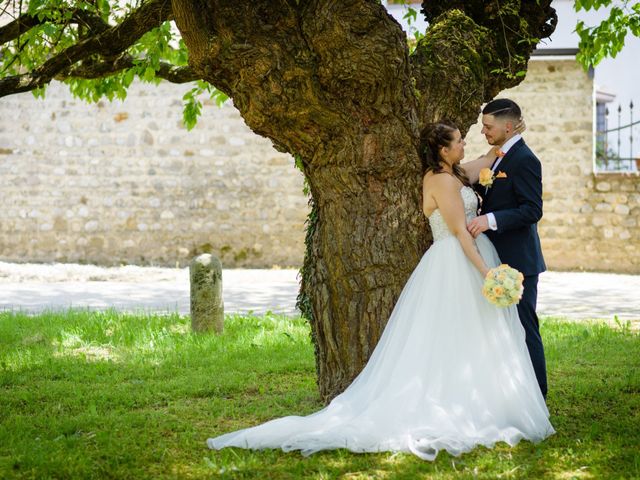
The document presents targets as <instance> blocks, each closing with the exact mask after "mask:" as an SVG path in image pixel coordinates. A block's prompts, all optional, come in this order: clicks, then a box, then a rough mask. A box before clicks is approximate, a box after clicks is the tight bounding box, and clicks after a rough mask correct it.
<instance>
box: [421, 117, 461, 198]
mask: <svg viewBox="0 0 640 480" xmlns="http://www.w3.org/2000/svg"><path fill="white" fill-rule="evenodd" d="M456 130H458V127H456V126H455V124H454V123H453V122H450V121H449V120H440V121H439V122H436V123H429V124H428V125H427V126H426V127H424V130H422V133H421V134H420V159H421V160H422V174H423V175H424V174H426V173H427V172H433V173H440V172H442V171H443V166H442V162H444V160H443V159H442V157H441V156H440V149H441V148H442V147H448V146H449V145H451V142H453V132H455V131H456ZM453 175H454V176H455V177H456V178H457V179H458V180H460V181H461V182H462V183H463V184H464V185H467V186H471V182H469V179H468V178H467V175H466V174H465V172H464V170H463V169H462V167H460V165H458V164H456V165H453Z"/></svg>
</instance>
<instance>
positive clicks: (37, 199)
mask: <svg viewBox="0 0 640 480" xmlns="http://www.w3.org/2000/svg"><path fill="white" fill-rule="evenodd" d="M188 88H189V87H188V86H176V85H170V84H161V85H160V86H159V87H154V86H148V85H146V86H144V85H136V86H134V88H132V90H131V92H130V94H129V97H128V98H127V100H126V101H124V102H120V101H114V102H113V103H109V102H106V101H103V102H100V103H99V104H97V105H88V104H85V103H83V102H82V101H79V100H75V99H72V98H71V97H70V95H69V94H68V93H67V91H66V89H65V88H64V87H63V86H61V85H59V84H54V85H52V86H51V87H50V89H49V91H48V94H47V99H46V100H45V101H42V100H36V99H34V98H33V97H32V96H31V95H30V94H24V95H18V96H13V97H5V98H3V99H0V114H1V116H0V187H1V188H2V197H1V200H0V201H1V204H0V207H1V208H0V260H5V261H7V260H8V261H36V262H51V261H63V262H91V263H99V264H105V265H113V264H120V263H136V264H155V265H176V264H178V265H181V266H184V265H186V263H187V262H188V260H189V259H190V258H191V257H192V256H193V255H194V254H196V253H200V252H208V251H211V252H212V253H214V254H216V255H218V256H220V258H221V259H222V262H223V265H224V267H225V268H226V267H242V266H246V267H271V266H273V265H279V266H294V267H299V266H300V265H301V262H302V258H303V252H304V220H305V218H306V215H307V212H308V206H307V199H306V197H305V196H304V195H303V193H302V175H301V174H300V172H298V171H297V170H296V169H295V168H294V166H293V159H292V158H291V157H290V156H289V155H285V154H281V153H278V152H276V151H275V150H274V149H273V148H272V146H271V144H270V142H269V141H268V140H266V139H264V138H261V137H258V136H257V135H255V134H253V133H252V132H251V131H250V130H249V129H248V128H247V127H246V125H245V124H244V122H243V120H242V119H241V117H240V116H239V115H238V113H237V111H236V110H235V109H234V108H233V106H232V105H231V104H228V105H225V106H224V107H222V108H218V107H216V106H215V105H210V104H209V105H205V106H204V108H203V116H202V118H201V120H200V122H199V123H198V125H197V126H196V128H195V129H194V130H192V131H191V132H187V131H186V130H185V129H184V128H183V127H182V126H181V120H180V119H181V101H180V99H181V97H182V94H183V93H184V91H186V90H187V89H188ZM501 96H505V97H507V96H508V97H511V98H513V99H514V100H516V101H517V102H518V103H519V104H520V105H521V106H522V108H523V111H524V115H525V117H526V119H527V125H528V130H527V131H526V132H525V139H526V140H527V142H528V143H529V145H530V146H531V147H532V149H533V150H534V151H535V152H536V153H537V154H538V156H539V158H540V160H541V161H542V164H543V177H544V178H543V180H544V200H545V205H544V212H545V214H544V218H543V219H542V221H541V223H540V235H541V238H542V243H543V250H544V253H545V257H546V259H547V264H548V266H549V268H550V269H554V270H565V269H566V270H581V269H584V270H605V271H617V272H630V273H640V241H639V239H640V177H638V176H623V175H619V174H597V175H595V174H594V173H593V151H592V150H593V140H592V138H593V82H592V79H591V78H589V76H588V75H587V74H586V73H585V72H583V71H582V69H581V67H579V66H578V65H577V64H576V62H575V61H574V60H558V59H553V60H532V61H531V62H530V64H529V72H528V75H527V79H526V80H525V82H523V83H522V84H521V85H520V86H518V87H517V88H514V89H512V90H509V91H506V92H503V93H502V95H501ZM467 144H468V146H467V156H468V158H474V157H475V156H477V155H478V154H479V153H480V152H484V151H486V144H485V143H484V137H482V135H480V126H479V124H476V125H475V126H474V127H473V128H472V129H471V131H470V132H469V134H468V135H467Z"/></svg>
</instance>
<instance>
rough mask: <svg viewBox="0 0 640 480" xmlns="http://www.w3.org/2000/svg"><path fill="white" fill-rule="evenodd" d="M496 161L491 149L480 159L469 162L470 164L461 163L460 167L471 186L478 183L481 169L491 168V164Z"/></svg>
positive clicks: (493, 151)
mask: <svg viewBox="0 0 640 480" xmlns="http://www.w3.org/2000/svg"><path fill="white" fill-rule="evenodd" d="M495 159H496V149H495V147H491V148H490V149H489V151H488V152H487V153H485V154H484V155H482V156H481V157H478V158H476V159H475V160H471V161H470V162H465V163H461V164H460V166H461V167H462V169H463V170H464V172H465V173H466V175H467V178H468V179H469V181H470V182H471V185H473V184H474V183H478V179H479V178H480V170H482V169H483V168H489V167H491V164H492V163H493V161H494V160H495Z"/></svg>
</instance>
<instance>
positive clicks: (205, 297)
mask: <svg viewBox="0 0 640 480" xmlns="http://www.w3.org/2000/svg"><path fill="white" fill-rule="evenodd" d="M189 277H190V283H191V330H192V331H193V332H210V331H211V330H214V331H215V332H216V333H222V329H223V326H224V302H223V300H222V264H221V263H220V260H219V259H218V258H217V257H214V256H213V255H211V254H209V253H203V254H202V255H198V256H197V257H195V258H194V259H193V260H191V263H190V265H189Z"/></svg>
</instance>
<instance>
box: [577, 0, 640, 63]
mask: <svg viewBox="0 0 640 480" xmlns="http://www.w3.org/2000/svg"><path fill="white" fill-rule="evenodd" d="M610 3H611V0H600V1H597V0H595V1H594V0H576V4H575V8H576V11H579V10H580V9H585V10H589V9H596V10H597V9H598V8H600V7H601V6H608V5H609V4H610ZM628 31H631V33H632V34H633V35H635V36H640V3H639V2H636V3H635V4H634V5H633V6H632V7H631V8H629V2H628V1H627V2H624V5H623V6H622V7H618V6H614V7H612V8H611V11H610V13H609V16H608V18H606V19H605V20H603V21H602V22H601V23H600V24H599V25H596V26H595V27H588V26H586V25H585V23H584V22H583V21H579V22H578V24H577V25H576V33H577V34H578V36H579V37H580V43H579V44H578V47H579V49H580V51H579V53H578V55H577V56H576V58H577V60H578V61H579V62H580V63H581V64H582V66H583V67H584V68H585V70H586V69H588V68H589V67H591V66H596V65H597V64H598V63H600V62H601V61H602V60H603V59H604V58H606V57H611V58H615V57H616V55H617V54H618V53H620V51H621V50H622V48H623V47H624V44H625V38H626V36H627V32H628Z"/></svg>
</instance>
